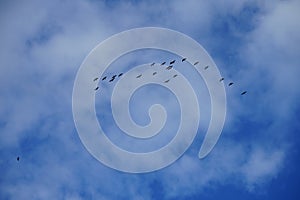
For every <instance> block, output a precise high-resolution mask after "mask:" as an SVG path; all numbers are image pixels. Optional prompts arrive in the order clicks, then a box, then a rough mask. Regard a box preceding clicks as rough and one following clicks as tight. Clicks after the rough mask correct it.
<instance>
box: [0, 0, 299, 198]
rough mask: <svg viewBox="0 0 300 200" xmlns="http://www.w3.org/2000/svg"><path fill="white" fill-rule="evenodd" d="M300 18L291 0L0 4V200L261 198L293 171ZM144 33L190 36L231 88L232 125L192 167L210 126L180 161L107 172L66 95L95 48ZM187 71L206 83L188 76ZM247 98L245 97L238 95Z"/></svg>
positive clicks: (297, 96) (229, 116) (201, 128)
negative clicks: (136, 171) (236, 193)
mask: <svg viewBox="0 0 300 200" xmlns="http://www.w3.org/2000/svg"><path fill="white" fill-rule="evenodd" d="M297 8H299V1H296V0H294V1H292V0H291V1H273V2H272V3H269V2H267V1H254V0H253V1H234V0H230V1H226V3H224V2H223V1H221V0H220V1H214V2H206V1H196V0H188V1H180V0H178V1H177V0H176V1H164V0H161V1H156V2H155V3H150V2H148V1H139V2H136V1H114V2H108V1H80V0H76V1H58V0H57V1H51V2H47V3H45V2H40V1H34V0H33V1H27V2H18V3H17V2H12V1H10V2H1V6H0V9H1V12H0V13H1V14H0V26H1V27H2V28H1V30H0V36H1V37H0V43H1V47H0V65H1V68H0V85H1V87H0V95H1V98H0V105H1V107H0V152H1V153H0V156H1V157H0V169H1V172H2V173H1V174H3V175H2V176H1V178H0V198H1V199H155V198H157V199H172V198H173V199H174V198H188V197H193V196H197V197H199V196H200V197H203V196H205V189H207V188H214V187H222V186H224V185H235V186H236V187H238V188H239V189H241V190H246V191H249V192H250V193H255V191H256V189H259V188H264V187H265V185H267V184H268V183H270V182H272V181H273V180H274V179H276V177H277V176H278V174H280V173H282V172H283V171H284V170H285V169H286V165H285V163H286V162H288V158H289V157H288V155H289V153H290V152H291V149H292V148H295V146H296V145H297V143H296V141H292V140H290V138H291V135H293V134H294V132H295V130H297V129H298V130H299V127H298V125H297V121H296V120H295V118H296V116H297V115H296V112H297V110H299V105H298V102H299V97H300V93H299V90H298V89H297V85H298V82H299V81H298V77H297V76H298V75H299V74H300V69H299V67H298V66H299V64H300V61H299V56H300V55H299V52H300V49H299V45H298V44H299V41H300V25H299V22H298V21H297V20H296V19H299V17H300V16H299V15H300V14H299V12H298V10H297ZM143 26H160V27H166V28H171V29H174V30H178V31H181V32H183V33H185V34H187V35H189V36H191V37H192V38H194V39H195V40H197V41H198V42H199V43H200V44H202V45H203V46H204V47H205V48H206V49H207V50H208V52H209V53H210V54H211V56H212V57H213V59H214V60H215V62H216V64H217V65H218V67H219V69H220V71H221V72H222V74H224V76H225V81H227V80H229V79H230V80H233V81H234V82H235V84H234V86H233V87H232V88H227V99H228V113H227V122H226V125H225V128H224V131H223V134H222V136H221V140H220V141H219V143H218V144H217V146H216V147H215V149H214V150H213V152H212V153H211V154H210V155H209V157H207V158H205V159H204V160H198V157H197V153H198V150H199V146H200V145H201V143H202V140H203V132H204V130H203V129H205V128H207V123H208V121H207V119H201V120H202V121H201V123H200V124H201V125H202V124H203V126H201V127H200V129H199V133H198V136H197V138H196V140H195V141H194V143H193V144H192V146H191V147H190V148H189V150H188V151H187V152H186V153H185V154H184V156H182V157H181V158H180V159H179V160H178V161H177V162H176V163H174V164H173V165H171V166H169V167H167V168H165V169H163V170H161V171H157V172H153V173H150V174H143V175H132V174H126V173H121V172H117V171H115V170H112V169H110V168H107V167H105V166H103V165H102V164H100V163H99V162H98V161H97V160H95V159H94V158H93V157H92V156H91V155H90V154H89V153H88V152H87V151H86V149H85V148H84V147H83V145H82V143H81V142H80V140H79V138H78V135H77V133H76V129H75V127H74V122H73V117H72V110H71V103H72V102H71V101H72V99H71V97H72V88H73V83H74V79H75V76H76V72H77V70H78V68H79V66H80V64H81V62H82V61H83V59H84V58H85V56H86V55H87V54H88V53H89V52H90V50H91V49H92V48H94V47H95V46H96V45H97V44H98V43H99V42H101V41H103V40H104V39H106V38H107V37H109V36H111V35H112V34H115V33H118V32H120V31H123V30H127V29H130V28H135V27H143ZM169 56H170V55H166V57H167V58H169ZM149 57H150V58H151V56H149ZM166 57H164V58H166ZM133 58H135V57H134V56H133ZM152 58H153V57H152ZM147 59H148V57H147V56H145V60H147ZM162 59H163V57H162ZM182 73H186V74H185V75H186V76H189V77H191V81H192V83H195V84H193V85H196V83H199V84H201V83H200V82H202V81H201V80H199V78H197V77H194V75H193V71H192V70H190V71H189V70H188V69H187V71H186V72H184V71H183V72H182ZM226 83H227V82H226ZM202 84H203V83H202ZM198 89H199V91H201V92H202V91H203V92H205V89H203V88H202V87H199V88H198ZM243 89H246V90H248V93H249V95H247V96H246V97H245V98H244V97H240V95H239V94H240V91H241V90H243ZM201 92H198V93H197V96H198V97H199V96H201V95H202V93H201ZM204 96H207V91H206V95H204ZM155 98H157V100H158V101H161V100H162V99H163V98H164V96H161V97H159V96H158V97H155ZM204 98H205V97H204ZM205 101H207V100H205ZM141 106H142V105H141ZM172 106H173V104H172V105H171V106H170V108H172ZM174 106H177V104H176V103H174ZM200 106H201V105H200ZM200 109H201V107H200ZM203 109H204V110H205V108H203ZM107 111H109V109H108V110H107ZM206 112H207V113H208V114H209V110H207V111H205V114H206ZM105 114H106V113H105ZM105 114H104V116H105ZM205 114H204V115H203V114H202V113H201V118H205ZM133 115H135V116H137V117H139V116H140V115H139V114H137V113H133ZM142 117H143V118H145V117H147V116H145V115H144V114H143V115H142ZM106 128H107V129H108V130H109V129H111V130H115V129H114V127H110V125H107V127H106ZM16 155H20V162H19V163H16V161H15V157H16ZM206 195H207V194H206Z"/></svg>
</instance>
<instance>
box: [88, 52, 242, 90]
mask: <svg viewBox="0 0 300 200" xmlns="http://www.w3.org/2000/svg"><path fill="white" fill-rule="evenodd" d="M186 60H187V58H182V59H181V62H185V61H186ZM175 62H176V60H172V61H170V62H169V65H168V66H167V67H166V68H165V69H166V70H170V69H172V68H173V65H174V63H175ZM155 64H156V63H155V62H153V63H151V64H150V66H154V65H155ZM166 64H167V62H165V61H164V62H162V63H161V64H160V65H161V66H165V65H166ZM197 64H199V61H196V62H195V63H194V64H193V65H197ZM208 68H209V66H208V65H207V66H205V67H204V70H207V69H208ZM156 74H157V72H156V71H155V72H153V73H152V75H153V76H155V75H156ZM122 75H123V73H120V74H118V75H116V74H115V75H113V76H112V77H111V78H110V80H109V82H113V81H114V80H115V79H116V78H117V77H120V76H122ZM177 76H178V75H177V74H175V75H173V78H175V77H177ZM141 77H142V74H139V75H137V76H136V78H141ZM98 79H99V77H96V78H94V80H93V81H97V80H98ZM101 80H102V81H105V80H108V76H104V77H102V79H101ZM169 81H170V79H168V80H165V81H164V83H168V82H169ZM219 81H220V82H222V81H224V78H223V77H222V78H221V79H220V80H219ZM233 84H234V83H233V82H230V83H228V86H229V87H230V86H232V85H233ZM98 89H99V86H97V87H96V88H95V89H94V90H95V91H96V90H98ZM246 93H247V91H243V92H241V95H245V94H246Z"/></svg>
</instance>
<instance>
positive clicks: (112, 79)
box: [17, 58, 247, 162]
mask: <svg viewBox="0 0 300 200" xmlns="http://www.w3.org/2000/svg"><path fill="white" fill-rule="evenodd" d="M186 60H187V58H182V59H181V62H185V61H186ZM175 62H176V60H172V61H170V62H169V65H168V66H167V67H166V68H165V69H166V70H170V69H172V68H173V65H174V63H175ZM155 64H156V63H154V62H153V63H151V64H150V66H154V65H155ZM166 64H167V62H162V63H161V64H160V65H161V66H165V65H166ZM197 64H199V61H197V62H195V63H194V64H193V65H197ZM208 68H209V66H208V65H207V66H205V67H204V70H207V69H208ZM156 74H157V72H156V71H155V72H153V73H152V75H153V76H155V75H156ZM122 75H123V73H119V74H115V75H113V76H112V77H111V78H110V79H109V77H108V76H104V77H102V78H101V80H102V81H106V80H108V79H109V80H108V82H113V81H114V80H115V79H116V78H119V77H121V76H122ZM177 76H178V75H177V74H174V75H173V78H175V77H177ZM141 77H142V74H139V75H137V76H136V78H141ZM98 79H99V77H96V78H94V80H93V81H97V80H98ZM224 80H225V79H224V78H223V77H222V78H221V79H220V80H219V81H220V82H222V81H224ZM169 81H170V79H168V80H165V81H164V82H165V83H168V82H169ZM233 84H234V83H233V82H230V83H228V86H229V87H230V86H232V85H233ZM98 89H99V86H97V87H96V88H95V89H94V90H95V91H96V90H98ZM246 93H247V91H243V92H241V95H245V94H246ZM17 161H18V162H19V161H20V157H19V156H18V157H17Z"/></svg>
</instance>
